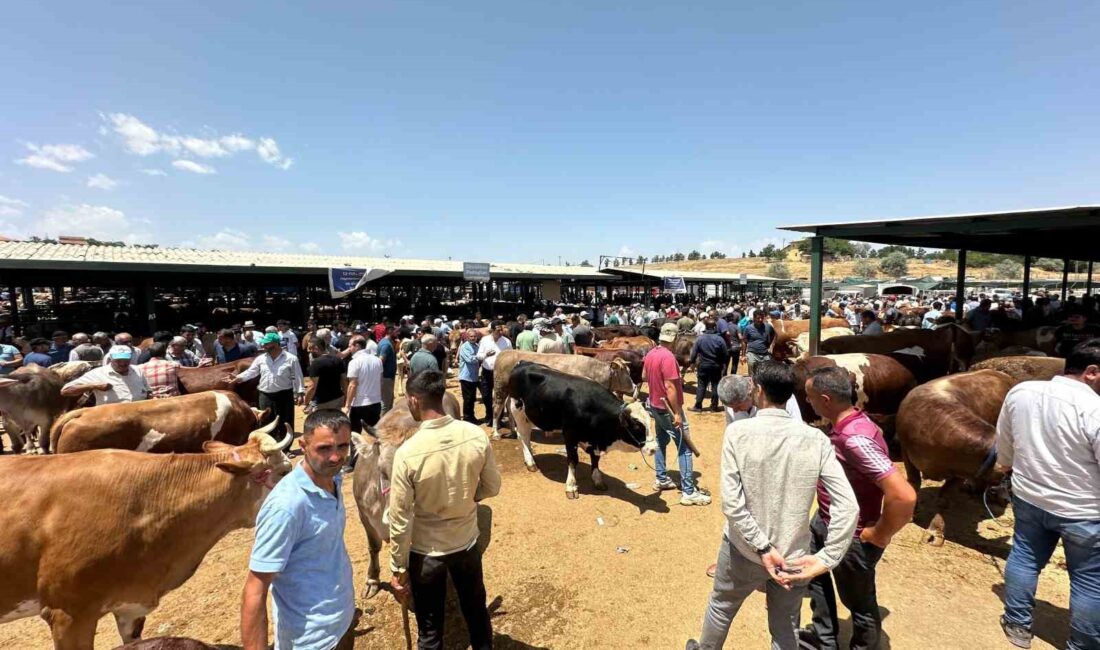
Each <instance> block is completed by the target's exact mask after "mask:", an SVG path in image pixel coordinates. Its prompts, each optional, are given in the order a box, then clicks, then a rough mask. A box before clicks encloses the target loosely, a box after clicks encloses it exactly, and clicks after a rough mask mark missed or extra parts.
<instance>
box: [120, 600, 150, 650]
mask: <svg viewBox="0 0 1100 650" xmlns="http://www.w3.org/2000/svg"><path fill="white" fill-rule="evenodd" d="M148 613H149V610H148V609H146V608H145V607H141V606H138V605H131V606H127V607H124V608H121V609H116V610H115V611H114V615H115V625H116V626H117V627H118V635H119V636H120V637H122V643H123V645H125V644H127V643H131V642H133V641H137V640H138V639H140V638H141V632H142V630H144V629H145V615H146V614H148Z"/></svg>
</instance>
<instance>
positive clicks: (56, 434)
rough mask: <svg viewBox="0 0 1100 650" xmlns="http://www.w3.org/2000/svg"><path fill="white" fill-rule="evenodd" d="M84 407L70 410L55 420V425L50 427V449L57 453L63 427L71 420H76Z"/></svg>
mask: <svg viewBox="0 0 1100 650" xmlns="http://www.w3.org/2000/svg"><path fill="white" fill-rule="evenodd" d="M83 410H84V409H76V410H75V411H69V412H68V413H65V414H63V415H62V416H61V417H59V418H57V419H56V420H54V423H53V426H52V427H50V449H52V450H53V453H55V454H56V453H57V443H58V442H60V441H61V429H62V428H64V426H65V424H66V423H68V422H69V421H70V420H75V419H77V418H79V417H80V416H81V413H82V411H83Z"/></svg>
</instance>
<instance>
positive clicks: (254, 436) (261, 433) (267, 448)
mask: <svg viewBox="0 0 1100 650" xmlns="http://www.w3.org/2000/svg"><path fill="white" fill-rule="evenodd" d="M277 426H279V417H278V416H275V419H274V420H272V421H271V422H270V423H269V424H266V425H264V426H262V427H260V428H259V429H256V430H255V431H253V432H252V433H250V434H248V439H249V440H256V441H258V442H259V443H260V451H261V452H262V453H263V454H264V455H265V456H266V455H268V454H272V453H274V452H276V451H280V449H279V443H277V442H275V439H274V438H272V437H271V432H272V431H274V430H275V427H277Z"/></svg>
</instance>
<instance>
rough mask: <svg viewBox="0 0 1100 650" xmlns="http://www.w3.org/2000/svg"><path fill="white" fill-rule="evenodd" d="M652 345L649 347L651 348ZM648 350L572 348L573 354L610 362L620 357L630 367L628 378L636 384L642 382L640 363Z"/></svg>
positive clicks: (641, 363)
mask: <svg viewBox="0 0 1100 650" xmlns="http://www.w3.org/2000/svg"><path fill="white" fill-rule="evenodd" d="M652 347H653V346H652V345H651V346H650V349H652ZM648 351H649V350H645V351H642V350H635V349H631V348H621V349H604V348H585V347H581V346H579V345H578V346H576V347H574V348H573V352H574V353H575V354H581V355H584V356H586V357H592V358H593V359H599V360H600V361H605V362H607V363H611V362H612V361H613V360H615V359H622V360H623V361H625V362H626V364H627V366H629V367H630V380H631V381H633V382H634V384H635V385H636V386H640V385H641V384H642V365H643V362H644V361H645V355H646V352H648Z"/></svg>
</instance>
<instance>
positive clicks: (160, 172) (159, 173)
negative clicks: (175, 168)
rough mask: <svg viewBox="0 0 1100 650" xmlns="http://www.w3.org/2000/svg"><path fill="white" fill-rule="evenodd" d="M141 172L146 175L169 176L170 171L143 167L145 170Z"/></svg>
mask: <svg viewBox="0 0 1100 650" xmlns="http://www.w3.org/2000/svg"><path fill="white" fill-rule="evenodd" d="M141 173H142V174H145V175H146V176H167V175H168V172H166V171H164V170H163V169H143V170H141Z"/></svg>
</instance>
